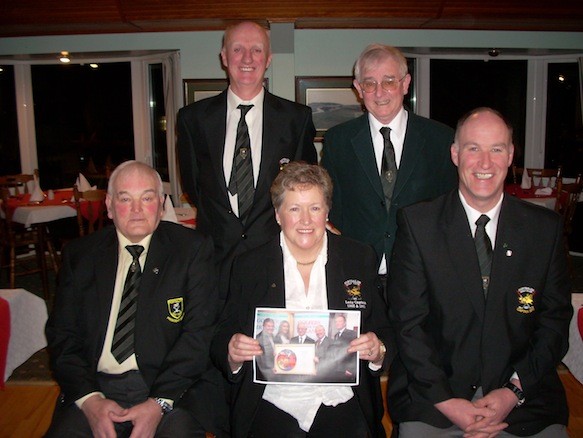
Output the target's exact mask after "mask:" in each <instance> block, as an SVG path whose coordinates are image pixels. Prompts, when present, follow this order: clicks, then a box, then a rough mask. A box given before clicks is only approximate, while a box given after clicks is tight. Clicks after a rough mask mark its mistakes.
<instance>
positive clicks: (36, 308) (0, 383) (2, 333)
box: [0, 289, 48, 389]
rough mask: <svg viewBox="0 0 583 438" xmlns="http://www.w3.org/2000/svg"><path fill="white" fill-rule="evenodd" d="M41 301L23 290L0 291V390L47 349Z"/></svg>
mask: <svg viewBox="0 0 583 438" xmlns="http://www.w3.org/2000/svg"><path fill="white" fill-rule="evenodd" d="M47 319H48V313H47V305H46V303H45V300H43V299H42V298H40V297H39V296H37V295H35V294H33V293H30V292H29V291H27V290H25V289H0V389H3V388H4V386H5V383H6V381H7V380H8V378H9V377H10V376H11V375H12V372H13V371H14V370H15V369H16V368H18V367H19V366H20V365H22V364H23V363H24V362H26V361H27V360H28V359H29V358H30V357H31V356H32V355H33V354H34V353H36V352H37V351H39V350H41V349H42V348H45V347H46V346H47V339H46V337H45V324H46V322H47Z"/></svg>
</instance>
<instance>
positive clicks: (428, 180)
mask: <svg viewBox="0 0 583 438" xmlns="http://www.w3.org/2000/svg"><path fill="white" fill-rule="evenodd" d="M410 82H411V76H410V75H409V74H408V72H407V60H406V59H405V57H404V56H403V54H402V53H401V52H400V51H399V50H398V49H396V48H394V47H391V46H384V45H380V44H371V45H369V46H368V47H366V48H365V49H364V51H363V52H362V53H361V55H360V56H359V58H358V60H357V61H356V63H355V67H354V82H353V83H354V87H355V88H356V90H357V91H358V95H359V96H360V98H361V99H362V100H363V102H364V105H365V107H366V110H367V113H366V114H364V115H363V116H361V117H359V118H357V119H354V120H351V121H348V122H345V123H342V124H340V125H338V126H336V127H334V128H332V129H330V130H329V131H328V132H327V133H326V136H325V138H324V151H323V156H322V165H323V166H324V167H325V168H326V169H327V170H328V172H329V173H330V176H331V177H332V181H333V182H334V198H333V202H332V210H331V212H330V221H331V222H332V224H333V225H334V226H335V227H336V228H337V229H338V230H340V232H341V233H342V234H343V235H345V236H348V237H352V238H354V239H357V240H360V241H361V242H365V243H369V244H371V245H373V246H374V248H375V250H376V252H377V256H378V259H379V262H380V266H379V274H381V276H382V277H383V278H384V276H385V275H386V273H387V261H388V260H389V258H390V256H391V249H392V247H393V243H394V240H395V232H396V230H397V210H398V209H399V208H401V207H404V206H406V205H410V204H413V203H415V202H418V201H422V200H426V199H432V198H435V197H437V196H439V195H441V194H443V193H445V192H447V191H448V190H451V189H452V188H454V187H455V184H456V174H455V167H454V166H453V164H452V163H451V159H450V156H449V146H450V145H451V143H452V140H453V130H452V129H451V128H449V127H448V126H445V125H443V124H441V123H438V122H435V121H433V120H429V119H426V118H423V117H419V116H417V115H415V114H413V113H412V112H410V111H407V110H405V109H404V107H403V98H404V96H405V95H406V94H407V92H408V90H409V84H410ZM386 128H389V130H388V131H387V129H386ZM381 129H382V131H383V132H384V133H386V134H383V133H381ZM384 135H386V137H387V139H386V140H385V138H384ZM389 145H390V150H392V152H390V150H389V149H388V148H389ZM387 154H390V156H388V158H389V159H391V160H392V167H391V168H390V169H389V168H385V166H384V164H383V163H387V164H388V161H386V160H384V158H385V156H386V155H387ZM381 174H382V175H381ZM389 179H390V181H389Z"/></svg>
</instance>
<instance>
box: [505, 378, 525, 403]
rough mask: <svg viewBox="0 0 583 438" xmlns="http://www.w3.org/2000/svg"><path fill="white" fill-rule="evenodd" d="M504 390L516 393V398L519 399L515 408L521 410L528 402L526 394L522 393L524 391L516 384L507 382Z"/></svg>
mask: <svg viewBox="0 0 583 438" xmlns="http://www.w3.org/2000/svg"><path fill="white" fill-rule="evenodd" d="M503 388H508V389H509V390H510V391H512V392H513V393H514V395H515V396H516V397H518V403H516V406H515V407H517V408H519V407H520V406H522V405H523V404H524V402H525V401H526V397H525V396H524V392H522V389H520V388H519V387H518V386H516V385H515V384H514V383H512V382H506V383H505V384H504V386H503Z"/></svg>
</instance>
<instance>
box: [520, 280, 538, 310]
mask: <svg viewBox="0 0 583 438" xmlns="http://www.w3.org/2000/svg"><path fill="white" fill-rule="evenodd" d="M516 294H517V295H518V307H517V308H516V311H517V312H520V313H524V314H527V313H532V312H534V310H535V309H534V296H535V295H536V291H535V290H534V289H533V288H532V287H528V286H524V287H521V288H520V289H518V290H517V291H516Z"/></svg>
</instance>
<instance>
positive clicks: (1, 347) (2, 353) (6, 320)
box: [0, 298, 10, 389]
mask: <svg viewBox="0 0 583 438" xmlns="http://www.w3.org/2000/svg"><path fill="white" fill-rule="evenodd" d="M9 341H10V306H9V305H8V301H6V300H5V299H3V298H0V389H4V384H5V382H4V374H5V373H6V356H7V355H8V342H9Z"/></svg>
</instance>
